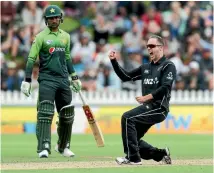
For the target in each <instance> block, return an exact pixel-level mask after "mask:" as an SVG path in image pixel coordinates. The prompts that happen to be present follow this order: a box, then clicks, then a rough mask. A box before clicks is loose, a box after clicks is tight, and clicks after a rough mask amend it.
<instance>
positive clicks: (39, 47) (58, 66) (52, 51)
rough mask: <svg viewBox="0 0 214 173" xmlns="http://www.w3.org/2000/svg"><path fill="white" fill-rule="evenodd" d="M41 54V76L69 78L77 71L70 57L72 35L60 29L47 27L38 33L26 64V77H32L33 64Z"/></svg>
mask: <svg viewBox="0 0 214 173" xmlns="http://www.w3.org/2000/svg"><path fill="white" fill-rule="evenodd" d="M38 56H39V78H40V79H48V78H51V77H53V76H54V77H56V78H57V77H62V78H67V77H68V75H69V74H72V73H75V71H74V68H73V66H72V64H71V57H70V35H69V34H68V33H66V32H65V31H63V30H61V29H59V30H58V32H51V30H50V29H49V28H48V27H47V28H45V29H44V30H43V31H42V32H40V33H39V34H37V35H36V37H35V40H34V41H33V44H32V47H31V50H30V53H29V56H28V61H27V65H26V79H31V75H32V70H33V65H34V63H35V61H36V59H37V57H38Z"/></svg>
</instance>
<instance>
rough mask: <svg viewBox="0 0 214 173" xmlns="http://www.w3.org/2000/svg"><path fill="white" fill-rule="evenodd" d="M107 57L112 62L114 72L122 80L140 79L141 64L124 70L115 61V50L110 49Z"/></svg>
mask: <svg viewBox="0 0 214 173" xmlns="http://www.w3.org/2000/svg"><path fill="white" fill-rule="evenodd" d="M109 59H110V60H111V63H112V66H113V68H114V71H115V73H116V74H117V76H118V77H119V78H120V79H121V80H122V81H123V82H126V81H136V80H139V79H141V68H142V66H140V67H138V68H137V69H134V70H132V71H130V72H128V71H126V70H124V69H123V68H122V67H121V66H120V65H119V64H118V62H117V58H116V52H115V51H111V52H110V53H109Z"/></svg>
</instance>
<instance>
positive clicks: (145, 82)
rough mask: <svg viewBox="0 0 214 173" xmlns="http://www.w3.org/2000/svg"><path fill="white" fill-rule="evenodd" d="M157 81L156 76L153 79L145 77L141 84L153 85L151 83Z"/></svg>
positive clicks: (156, 82)
mask: <svg viewBox="0 0 214 173" xmlns="http://www.w3.org/2000/svg"><path fill="white" fill-rule="evenodd" d="M158 83H159V81H158V78H157V77H156V78H155V79H153V78H150V79H149V78H145V79H144V81H143V84H146V85H153V84H158Z"/></svg>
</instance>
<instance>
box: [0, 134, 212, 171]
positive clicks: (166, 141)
mask: <svg viewBox="0 0 214 173" xmlns="http://www.w3.org/2000/svg"><path fill="white" fill-rule="evenodd" d="M145 139H146V140H147V141H148V142H150V143H151V144H153V145H154V146H157V147H160V148H161V147H165V146H168V147H169V148H170V150H171V155H172V159H173V163H174V164H173V165H170V166H168V165H161V164H160V163H156V162H153V161H145V162H144V161H143V165H142V166H119V165H117V164H116V163H115V162H114V159H115V157H117V156H123V149H122V143H121V137H120V135H105V143H106V145H105V147H104V148H97V147H96V144H95V141H94V139H93V136H92V135H73V136H72V143H71V147H72V151H73V152H74V153H75V154H76V156H75V157H74V158H64V157H62V156H61V155H59V154H58V153H56V152H54V150H53V148H54V144H55V142H56V140H57V138H56V135H53V136H52V154H51V155H50V156H49V158H48V159H39V158H38V155H37V153H36V137H35V135H33V134H28V135H27V134H25V135H1V162H2V163H1V164H2V165H1V168H2V173H43V172H44V173H60V172H63V173H70V172H72V173H76V172H78V173H83V172H84V173H88V172H91V173H92V172H93V173H107V172H111V173H114V172H116V171H117V173H129V172H130V173H131V172H133V173H138V172H139V173H140V172H141V173H142V172H145V173H155V172H158V173H172V172H173V173H180V172H182V173H192V172H194V173H203V172H204V173H205V172H206V173H211V172H212V170H213V168H212V158H213V148H212V146H213V145H212V141H213V139H212V135H154V134H147V135H146V136H145Z"/></svg>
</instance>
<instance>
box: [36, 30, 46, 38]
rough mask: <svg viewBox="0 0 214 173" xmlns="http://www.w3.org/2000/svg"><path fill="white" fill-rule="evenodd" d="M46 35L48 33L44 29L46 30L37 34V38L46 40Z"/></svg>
mask: <svg viewBox="0 0 214 173" xmlns="http://www.w3.org/2000/svg"><path fill="white" fill-rule="evenodd" d="M46 34H47V31H46V29H44V30H42V31H40V32H39V33H37V34H36V35H35V37H36V38H44V35H46Z"/></svg>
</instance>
